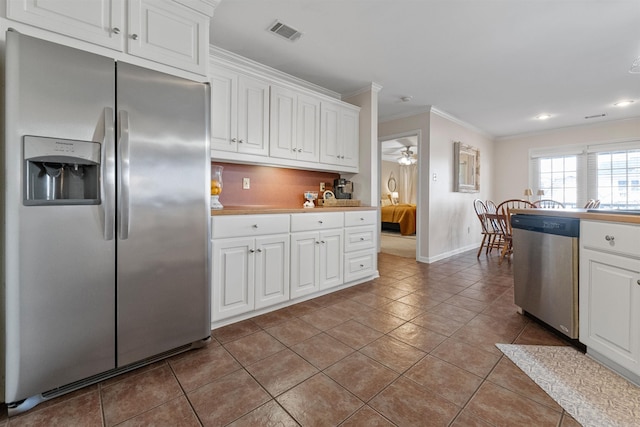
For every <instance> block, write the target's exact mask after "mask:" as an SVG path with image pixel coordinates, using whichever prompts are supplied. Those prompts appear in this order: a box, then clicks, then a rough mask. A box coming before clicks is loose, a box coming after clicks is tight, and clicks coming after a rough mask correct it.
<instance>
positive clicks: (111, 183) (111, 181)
mask: <svg viewBox="0 0 640 427" xmlns="http://www.w3.org/2000/svg"><path fill="white" fill-rule="evenodd" d="M113 119H114V117H113V109H112V108H109V107H106V108H105V109H104V139H103V140H102V153H101V162H102V170H101V173H102V176H101V179H100V183H101V188H100V192H101V193H102V211H103V212H102V213H103V215H104V240H113V222H114V215H113V202H114V200H115V188H116V186H115V164H114V163H115V158H114V154H115V153H114V150H113V141H114V134H113V133H114V128H113Z"/></svg>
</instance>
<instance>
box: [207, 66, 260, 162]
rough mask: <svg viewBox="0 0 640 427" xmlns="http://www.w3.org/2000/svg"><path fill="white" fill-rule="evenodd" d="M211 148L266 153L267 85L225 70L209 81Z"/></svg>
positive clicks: (214, 75) (214, 71)
mask: <svg viewBox="0 0 640 427" xmlns="http://www.w3.org/2000/svg"><path fill="white" fill-rule="evenodd" d="M209 81H210V83H211V149H212V150H221V151H228V152H236V153H246V154H256V155H261V156H266V155H268V154H269V84H268V83H267V82H265V81H262V80H259V79H255V78H252V77H249V76H245V75H242V74H238V73H236V72H235V71H231V70H227V69H225V68H214V69H213V70H212V74H211V78H210V79H209Z"/></svg>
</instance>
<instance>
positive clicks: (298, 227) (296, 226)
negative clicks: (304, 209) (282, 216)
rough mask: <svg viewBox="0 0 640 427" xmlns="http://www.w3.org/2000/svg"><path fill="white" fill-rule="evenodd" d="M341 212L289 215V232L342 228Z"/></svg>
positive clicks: (342, 215) (342, 218)
mask: <svg viewBox="0 0 640 427" xmlns="http://www.w3.org/2000/svg"><path fill="white" fill-rule="evenodd" d="M343 226H344V214H343V213H342V212H324V213H322V212H321V213H301V214H292V215H291V231H292V232H296V231H315V230H326V229H328V228H342V227H343Z"/></svg>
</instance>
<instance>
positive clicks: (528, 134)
mask: <svg viewBox="0 0 640 427" xmlns="http://www.w3.org/2000/svg"><path fill="white" fill-rule="evenodd" d="M638 119H640V116H637V117H625V118H623V119H614V120H602V121H599V122H594V123H584V124H581V125H571V126H562V127H557V128H553V129H545V130H537V131H533V132H524V133H517V134H513V135H505V136H499V137H497V138H495V140H496V141H504V140H508V139H520V138H528V137H531V136H539V135H549V134H552V133H556V132H562V131H565V130H570V129H579V128H590V127H598V126H606V125H612V124H616V123H617V122H626V121H631V120H638Z"/></svg>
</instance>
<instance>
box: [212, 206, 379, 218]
mask: <svg viewBox="0 0 640 427" xmlns="http://www.w3.org/2000/svg"><path fill="white" fill-rule="evenodd" d="M377 209H378V208H377V207H376V206H333V207H315V208H291V207H276V206H225V207H224V209H211V215H212V216H217V215H261V214H292V213H322V212H350V211H375V210H377Z"/></svg>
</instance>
